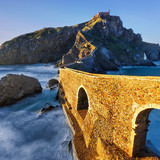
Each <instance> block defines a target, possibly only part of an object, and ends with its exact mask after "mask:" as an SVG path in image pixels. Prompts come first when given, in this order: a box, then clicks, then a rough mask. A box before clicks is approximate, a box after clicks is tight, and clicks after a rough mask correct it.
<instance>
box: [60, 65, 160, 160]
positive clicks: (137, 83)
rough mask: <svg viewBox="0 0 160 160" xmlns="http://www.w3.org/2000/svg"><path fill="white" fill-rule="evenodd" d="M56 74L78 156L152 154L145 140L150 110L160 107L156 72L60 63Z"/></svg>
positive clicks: (145, 155) (159, 78)
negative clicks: (91, 69) (98, 70)
mask: <svg viewBox="0 0 160 160" xmlns="http://www.w3.org/2000/svg"><path fill="white" fill-rule="evenodd" d="M59 78H60V93H59V95H60V101H61V103H62V106H63V108H65V112H66V114H67V116H68V117H69V120H70V123H71V126H72V127H73V130H74V135H75V137H74V145H75V146H74V149H75V152H76V155H77V157H78V158H77V159H83V160H87V159H94V160H95V159H96V158H95V157H100V158H99V159H127V160H128V159H130V158H131V159H133V158H136V159H137V157H139V158H140V159H141V158H142V157H143V158H142V159H149V158H145V157H150V158H151V159H152V158H153V159H154V158H155V157H156V155H154V154H152V152H150V153H149V151H145V148H146V147H145V141H146V135H147V131H148V126H149V123H150V121H148V116H149V113H150V112H151V111H152V109H155V108H156V109H160V77H140V76H138V77H137V76H116V75H102V74H92V73H86V72H82V71H78V70H73V69H69V68H65V69H63V68H61V69H60V76H59ZM78 132H79V135H80V134H81V138H80V137H79V135H78ZM80 132H81V133H80ZM82 139H83V140H82ZM82 141H83V143H84V144H85V145H84V144H82ZM82 147H83V148H84V149H85V151H82V150H83V149H82ZM109 147H110V148H109ZM87 149H88V150H90V151H89V152H88V154H90V155H89V156H88V157H90V158H87V155H86V154H87ZM80 150H81V151H80ZM111 150H112V151H111ZM92 151H93V152H94V155H92ZM82 152H83V153H82ZM82 154H84V156H83V155H82ZM109 154H110V156H109ZM111 154H112V155H111ZM113 154H115V156H114V157H112V158H109V157H111V156H113ZM107 157H108V158H107ZM122 157H123V158H122ZM155 159H156V158H155ZM157 159H158V158H157Z"/></svg>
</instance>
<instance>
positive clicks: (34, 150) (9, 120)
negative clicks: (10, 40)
mask: <svg viewBox="0 0 160 160" xmlns="http://www.w3.org/2000/svg"><path fill="white" fill-rule="evenodd" d="M57 70H58V69H57V68H54V66H52V65H47V66H44V65H43V64H36V65H15V66H11V65H10V66H0V78H1V77H3V76H5V75H6V74H8V73H14V74H25V75H28V76H32V77H35V78H38V80H39V81H40V83H41V85H42V86H43V92H42V93H40V94H38V95H35V96H32V97H29V98H26V99H24V100H23V101H20V102H18V103H16V104H14V105H12V106H10V107H4V108H0V159H1V160H20V159H23V160H64V159H65V160H72V159H73V157H72V148H71V146H70V141H71V139H72V133H71V131H70V128H69V127H68V126H67V125H66V120H65V116H64V114H63V111H62V109H61V107H57V108H55V110H53V111H52V112H49V113H48V114H45V115H43V116H41V117H39V118H38V112H39V110H40V109H41V108H42V107H43V106H44V105H45V103H47V102H48V103H51V104H52V105H54V106H56V105H60V104H59V102H58V101H56V98H55V97H56V94H57V90H52V91H50V90H48V89H46V88H45V85H46V83H47V81H48V80H49V79H50V78H53V77H57Z"/></svg>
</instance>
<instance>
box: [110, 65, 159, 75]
mask: <svg viewBox="0 0 160 160" xmlns="http://www.w3.org/2000/svg"><path fill="white" fill-rule="evenodd" d="M107 73H108V74H110V75H131V76H160V66H157V67H142V66H140V67H121V68H119V71H110V72H107Z"/></svg>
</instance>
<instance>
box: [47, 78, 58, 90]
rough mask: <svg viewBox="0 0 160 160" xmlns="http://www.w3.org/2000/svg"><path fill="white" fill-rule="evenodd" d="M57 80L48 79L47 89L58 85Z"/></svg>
mask: <svg viewBox="0 0 160 160" xmlns="http://www.w3.org/2000/svg"><path fill="white" fill-rule="evenodd" d="M58 83H59V82H58V80H56V79H50V80H49V81H48V83H47V88H49V89H54V88H55V86H56V85H58Z"/></svg>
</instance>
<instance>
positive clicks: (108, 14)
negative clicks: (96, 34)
mask: <svg viewBox="0 0 160 160" xmlns="http://www.w3.org/2000/svg"><path fill="white" fill-rule="evenodd" d="M97 15H98V16H99V17H100V18H104V17H106V16H110V10H109V11H108V12H98V13H97Z"/></svg>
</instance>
